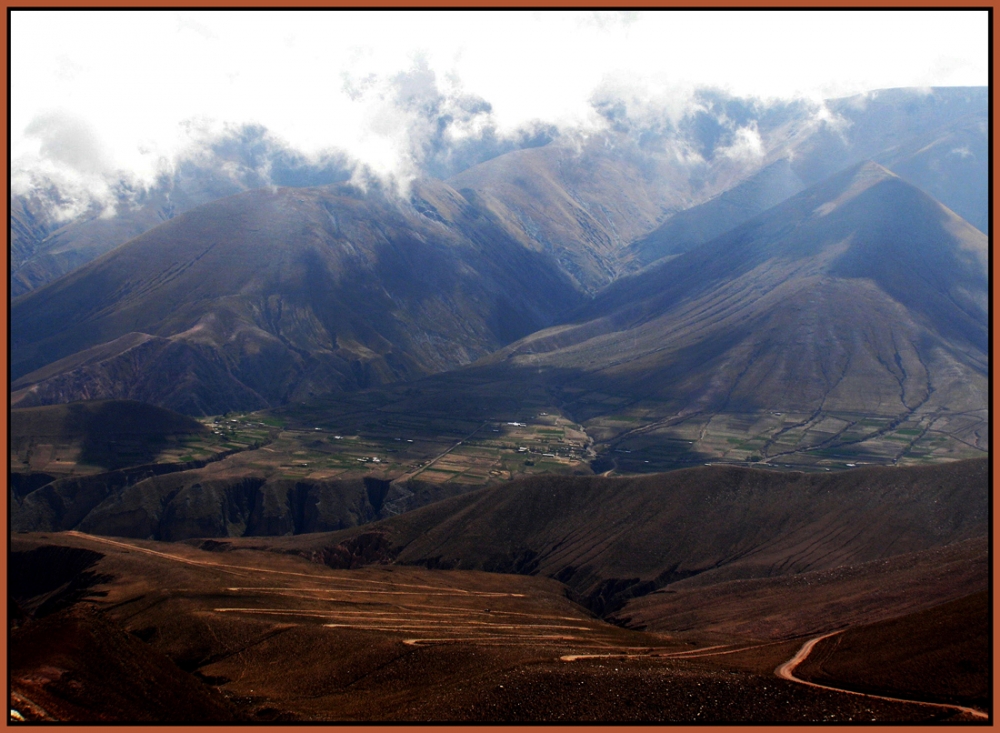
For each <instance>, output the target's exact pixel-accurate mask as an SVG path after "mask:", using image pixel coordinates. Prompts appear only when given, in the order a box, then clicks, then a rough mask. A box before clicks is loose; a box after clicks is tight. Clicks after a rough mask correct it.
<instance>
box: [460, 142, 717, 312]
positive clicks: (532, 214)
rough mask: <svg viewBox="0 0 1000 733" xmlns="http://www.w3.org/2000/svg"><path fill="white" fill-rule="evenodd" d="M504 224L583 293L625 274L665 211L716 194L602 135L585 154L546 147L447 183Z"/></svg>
mask: <svg viewBox="0 0 1000 733" xmlns="http://www.w3.org/2000/svg"><path fill="white" fill-rule="evenodd" d="M448 183H449V184H450V185H451V186H453V187H454V188H456V189H458V190H459V191H461V192H462V194H463V195H464V196H466V197H467V198H469V199H470V200H472V201H473V202H474V203H475V204H476V205H477V206H480V207H482V208H484V209H485V210H488V211H489V212H491V214H492V215H493V216H495V217H496V218H497V219H498V220H499V221H501V222H503V224H504V225H505V228H506V229H507V231H509V232H511V233H512V235H513V236H514V237H516V238H517V239H518V240H519V241H521V242H522V243H523V244H524V245H525V246H526V247H529V248H532V249H538V250H540V251H542V252H545V253H547V254H549V255H551V256H552V257H554V258H555V259H556V260H557V261H558V262H559V264H560V266H561V267H562V268H563V269H564V270H565V271H566V272H567V274H568V275H569V276H570V277H571V278H572V279H573V281H574V283H575V284H576V285H577V286H578V287H579V288H580V289H581V290H583V291H584V292H588V293H594V292H596V291H597V290H599V289H600V288H601V287H603V286H605V285H607V284H608V283H610V282H612V281H613V280H615V279H616V278H617V277H618V276H619V275H621V274H622V272H624V268H623V264H622V256H623V254H625V253H626V246H627V245H628V244H629V243H630V242H632V241H633V240H635V239H636V238H638V237H641V236H643V235H645V234H647V233H648V232H649V231H651V230H652V229H653V228H655V227H656V225H657V223H658V222H659V221H660V220H661V219H662V218H663V216H664V215H665V214H666V213H667V212H671V211H674V210H677V209H683V208H687V207H688V206H690V205H691V204H692V203H696V202H698V201H699V200H703V199H704V198H707V197H708V196H709V195H711V192H712V191H713V189H711V188H710V187H709V186H707V185H706V186H704V187H703V190H700V191H699V190H697V189H696V187H695V185H694V182H693V181H692V180H690V178H689V171H688V170H687V168H686V167H685V166H682V165H677V163H676V162H675V161H672V160H670V159H669V158H668V157H665V156H664V155H662V154H661V155H654V154H653V153H652V152H643V151H641V150H637V149H636V148H635V147H634V146H633V145H630V144H628V141H627V140H621V139H618V138H617V137H616V136H614V135H611V134H608V135H599V136H596V138H595V139H592V140H589V141H587V142H586V143H585V144H582V145H581V147H580V149H575V148H574V147H571V146H568V145H548V146H545V147H542V148H531V149H527V150H519V151H515V152H512V153H508V154H506V155H502V156H500V157H498V158H494V159H493V160H490V161H487V162H485V163H481V164H480V165H477V166H475V167H473V168H470V169H469V170H466V171H464V172H462V173H459V174H458V175H456V176H454V177H452V178H450V179H448Z"/></svg>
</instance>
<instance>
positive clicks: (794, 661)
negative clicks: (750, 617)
mask: <svg viewBox="0 0 1000 733" xmlns="http://www.w3.org/2000/svg"><path fill="white" fill-rule="evenodd" d="M845 630H846V629H841V630H840V631H832V632H830V633H829V634H823V635H821V636H817V637H814V638H812V639H810V640H809V641H807V642H806V643H805V644H803V645H802V648H801V649H799V651H798V652H797V653H796V654H795V656H794V657H792V658H791V659H789V660H788V661H787V662H785V663H784V664H782V665H781V666H780V667H778V668H777V669H776V670H774V674H775V675H777V676H778V677H780V678H781V679H783V680H788V681H789V682H797V683H798V684H800V685H806V686H808V687H815V688H817V689H820V690H830V691H831V692H842V693H844V694H846V695H858V696H860V697H870V698H873V699H875V700H888V701H889V702H905V703H910V704H912V705H925V706H928V707H935V708H944V709H947V710H958V711H960V712H963V713H966V714H967V715H971V716H973V717H975V718H979V719H983V720H988V719H989V717H990V716H989V715H987V714H986V713H984V712H982V711H981V710H976V709H975V708H967V707H963V706H961V705H948V704H946V703H939V702H924V701H923V700H906V699H903V698H899V697H886V696H885V695H870V694H868V693H866V692H856V691H855V690H845V689H843V688H841V687H830V686H829V685H820V684H817V683H815V682H809V681H808V680H804V679H801V678H799V677H796V676H795V674H794V672H795V669H796V668H797V667H798V666H799V665H800V664H802V662H804V661H805V660H806V658H807V657H808V656H809V654H810V653H811V652H812V650H813V648H814V647H815V646H816V645H817V644H818V643H819V642H821V641H823V639H829V638H830V637H831V636H836V635H837V634H841V633H843V632H844V631H845Z"/></svg>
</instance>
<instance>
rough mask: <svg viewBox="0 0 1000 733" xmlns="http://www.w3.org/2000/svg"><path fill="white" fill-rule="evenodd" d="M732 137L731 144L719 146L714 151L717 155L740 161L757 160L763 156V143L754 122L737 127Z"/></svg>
mask: <svg viewBox="0 0 1000 733" xmlns="http://www.w3.org/2000/svg"><path fill="white" fill-rule="evenodd" d="M733 137H734V140H733V142H732V144H731V145H728V146H726V147H724V148H719V149H718V150H717V151H716V154H717V155H722V156H724V157H726V158H730V159H731V160H736V161H740V162H752V161H758V160H761V159H762V158H763V157H764V152H765V151H764V143H763V141H762V140H761V139H760V133H759V132H758V131H757V123H756V122H754V123H753V124H750V125H747V126H746V127H740V128H738V129H737V130H736V132H735V134H734V135H733Z"/></svg>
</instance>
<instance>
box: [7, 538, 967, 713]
mask: <svg viewBox="0 0 1000 733" xmlns="http://www.w3.org/2000/svg"><path fill="white" fill-rule="evenodd" d="M217 549H218V548H216V550H217ZM12 550H13V554H12V563H13V566H14V567H15V568H17V569H19V570H21V571H22V572H21V577H32V571H33V570H36V569H37V568H36V567H35V565H34V563H37V562H46V561H48V560H50V559H51V558H50V557H48V556H49V555H52V554H53V553H56V554H60V553H61V556H62V557H63V559H67V560H68V559H69V558H71V557H73V556H74V555H82V557H83V558H84V562H83V563H81V565H82V566H84V567H85V568H86V569H85V570H84V571H83V572H82V573H81V572H78V573H77V574H76V575H75V576H73V577H76V578H78V579H80V580H79V581H78V582H77V583H76V587H75V588H71V587H70V586H72V585H73V583H72V582H67V581H64V580H63V579H61V578H56V579H54V580H53V581H51V582H49V585H54V586H55V587H47V586H45V585H44V584H43V585H42V586H39V585H37V584H36V585H35V586H30V584H29V585H26V584H24V583H21V584H20V585H18V584H15V585H14V587H13V588H12V591H13V593H14V599H15V601H16V602H17V603H18V604H19V607H20V608H23V609H25V611H24V613H23V615H22V619H21V621H20V622H19V627H18V628H17V629H16V630H15V632H14V634H13V637H12V647H11V655H12V659H13V660H15V664H14V665H13V666H12V691H11V706H12V707H13V708H15V709H17V710H18V713H19V714H21V715H22V716H24V717H26V718H27V719H29V720H67V719H69V720H78V721H92V722H97V721H107V720H109V719H112V718H117V719H120V720H131V721H140V720H146V719H149V718H150V717H154V718H158V719H160V720H172V721H179V720H182V719H183V720H191V719H192V718H197V717H201V719H202V720H211V719H218V717H217V716H219V715H223V716H225V715H227V714H228V715H229V716H231V717H230V719H231V720H233V721H268V722H278V721H288V722H291V721H352V720H383V721H442V722H443V721H484V722H485V721H506V722H516V721H535V722H541V721H559V720H563V721H590V720H593V721H604V722H627V721H658V722H696V721H708V722H761V723H764V722H780V721H799V722H801V721H816V722H820V721H842V722H848V721H862V720H863V721H872V720H875V721H897V722H929V721H933V720H940V719H942V718H943V717H947V714H944V713H942V711H940V710H935V709H931V708H927V707H923V706H915V705H908V704H904V703H889V702H880V701H877V700H871V699H865V698H851V697H847V696H844V695H842V694H840V693H835V692H829V691H816V690H811V689H807V688H804V687H802V686H800V685H797V684H794V683H791V682H787V681H783V680H778V679H776V678H775V677H774V676H773V669H774V667H775V666H776V665H777V664H779V663H781V662H782V661H783V660H784V659H787V658H788V657H789V656H791V654H793V653H794V652H795V650H796V649H797V647H798V646H799V642H795V641H791V642H778V643H775V642H773V641H768V640H760V641H753V642H748V641H747V640H745V639H739V640H736V639H731V640H728V641H727V640H719V639H717V638H716V639H713V640H712V641H711V643H706V642H698V641H697V639H696V637H695V636H685V637H684V638H679V637H673V636H670V635H664V634H650V633H642V632H636V631H630V630H627V629H622V628H619V627H617V626H613V625H609V624H606V623H604V622H602V621H600V620H598V619H596V618H594V617H593V616H591V615H590V614H589V613H587V612H586V611H585V610H583V609H582V608H580V607H579V606H577V605H575V604H573V603H572V602H570V601H569V600H567V598H566V596H565V593H564V591H563V588H562V586H561V585H560V584H558V583H557V582H555V581H553V580H550V579H545V578H536V577H523V576H511V575H499V574H491V573H481V572H468V571H441V570H428V569H425V568H418V567H404V566H399V565H393V566H385V567H373V568H363V569H359V570H352V571H345V570H334V569H331V568H329V567H325V566H323V565H317V564H315V563H311V562H309V561H308V560H306V559H304V558H302V557H299V556H296V555H290V554H285V553H280V552H273V551H261V550H242V551H238V552H234V551H230V552H219V551H206V550H202V549H197V548H196V547H193V546H189V545H184V544H163V543H155V542H144V541H120V540H115V539H111V538H101V537H93V536H87V535H81V534H76V533H63V534H48V535H46V534H34V535H17V536H15V537H14V539H13V546H12ZM88 573H89V575H88ZM60 581H62V582H61V584H59V583H60ZM55 584H59V585H55ZM70 595H72V596H73V597H72V598H70ZM60 596H61V597H62V598H63V600H64V601H65V602H67V603H75V605H72V606H70V607H68V608H63V609H62V610H53V611H52V612H51V613H49V614H48V615H43V616H40V617H39V616H38V615H37V614H39V611H40V609H41V606H40V605H39V603H38V601H39V600H40V599H41V598H43V597H44V598H45V599H47V600H48V601H49V602H52V601H55V600H58V599H59V598H60ZM52 608H55V606H52ZM32 614H36V615H35V616H32ZM52 634H58V638H59V639H60V640H61V641H60V643H59V644H58V645H53V644H52V639H53V636H52ZM95 644H96V647H95ZM95 651H98V652H99V653H98V654H96V656H95V655H94V652H95ZM164 658H169V660H172V661H171V662H165V661H163V660H164ZM95 659H96V660H99V664H100V665H101V666H100V667H99V670H100V674H99V676H95V673H96V669H95V667H94V666H93V665H94V663H95ZM154 667H155V668H156V669H158V670H159V671H158V672H156V673H155V674H154V673H153V672H152V671H151V670H152V669H153V668H154ZM147 670H148V671H147ZM150 675H152V676H150ZM157 675H158V676H157ZM168 681H169V682H168ZM148 685H153V686H154V688H155V690H156V691H157V692H156V694H155V695H150V694H148V691H149V690H150V689H154V688H150V687H148ZM167 704H169V705H170V706H171V707H170V712H166V713H164V712H163V706H164V705H167ZM199 706H200V707H199Z"/></svg>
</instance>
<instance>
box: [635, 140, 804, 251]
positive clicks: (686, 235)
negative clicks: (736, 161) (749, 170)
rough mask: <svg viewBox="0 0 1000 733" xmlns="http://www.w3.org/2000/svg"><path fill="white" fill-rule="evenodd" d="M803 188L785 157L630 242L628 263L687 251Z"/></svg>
mask: <svg viewBox="0 0 1000 733" xmlns="http://www.w3.org/2000/svg"><path fill="white" fill-rule="evenodd" d="M803 188H805V184H804V183H802V181H801V180H800V179H799V177H798V176H797V175H796V174H795V171H793V170H792V167H791V165H790V164H789V162H788V160H787V159H786V158H782V159H781V160H779V161H777V162H775V163H772V164H770V165H769V166H767V167H766V168H763V169H761V170H760V171H759V172H758V173H755V174H754V175H753V176H751V177H750V178H748V179H747V180H745V181H743V182H742V183H740V184H739V185H737V186H734V187H733V188H731V189H729V190H728V191H726V192H724V193H722V194H719V195H718V196H716V197H715V198H713V199H711V200H709V201H707V202H705V203H704V204H699V205H698V206H692V207H691V208H690V209H685V210H684V211H681V212H678V213H677V214H675V215H673V216H672V217H670V218H669V219H667V221H666V222H665V223H664V224H663V225H662V226H660V227H658V228H657V229H655V230H654V231H653V232H651V233H649V234H647V235H646V236H645V237H643V238H641V239H638V240H636V241H635V242H633V243H632V244H631V245H630V247H629V249H630V250H631V251H632V252H633V253H634V254H633V259H632V260H631V263H634V266H635V267H637V268H638V267H642V266H644V265H648V264H650V263H651V262H655V261H656V260H658V259H660V258H661V257H669V256H672V255H679V254H682V253H683V252H687V251H688V250H689V249H691V248H692V247H695V246H697V245H699V244H701V243H703V242H707V241H708V240H710V239H714V238H715V237H717V236H719V235H720V234H722V233H723V232H727V231H729V230H730V229H733V228H734V227H737V226H739V225H740V224H742V223H743V222H745V221H746V220H747V219H750V218H751V217H754V216H756V215H757V214H760V213H761V212H764V211H766V210H767V209H770V208H771V207H772V206H776V205H778V204H780V203H781V202H782V201H784V200H786V199H788V198H789V197H791V196H794V195H795V194H797V193H798V192H799V191H801V190H802V189H803Z"/></svg>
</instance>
